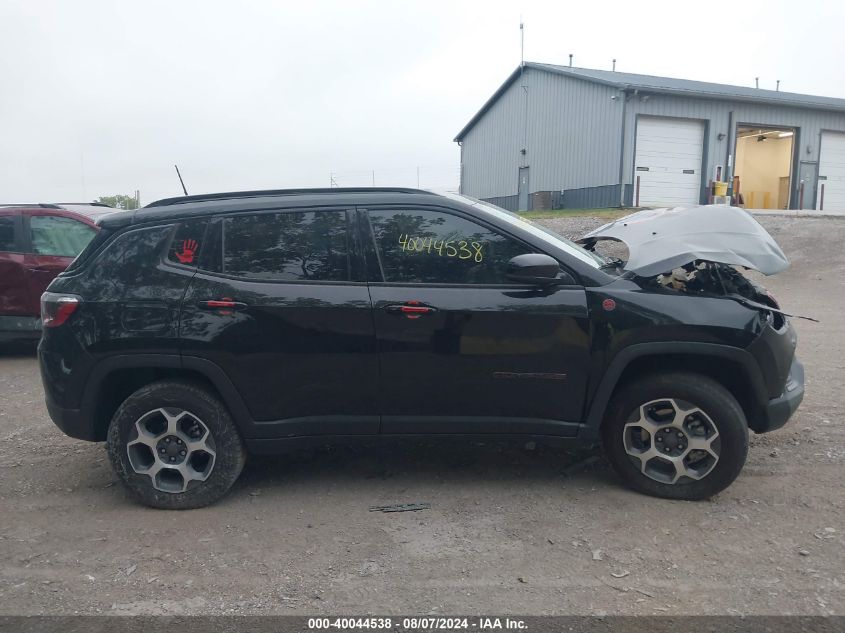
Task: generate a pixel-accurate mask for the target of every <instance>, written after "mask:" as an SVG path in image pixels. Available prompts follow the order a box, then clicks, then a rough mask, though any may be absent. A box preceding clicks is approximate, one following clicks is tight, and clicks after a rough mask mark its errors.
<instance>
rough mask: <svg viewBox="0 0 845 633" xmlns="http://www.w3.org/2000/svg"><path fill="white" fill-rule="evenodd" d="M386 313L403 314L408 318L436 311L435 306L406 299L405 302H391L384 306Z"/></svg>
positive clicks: (417, 317)
mask: <svg viewBox="0 0 845 633" xmlns="http://www.w3.org/2000/svg"><path fill="white" fill-rule="evenodd" d="M384 309H385V311H386V312H387V313H388V314H398V315H404V316H405V317H407V318H409V319H419V318H420V317H421V316H424V315H426V314H431V313H433V312H437V308H432V307H431V306H427V305H424V304H422V303H420V302H419V301H406V302H405V303H392V304H390V305H387V306H385V307H384Z"/></svg>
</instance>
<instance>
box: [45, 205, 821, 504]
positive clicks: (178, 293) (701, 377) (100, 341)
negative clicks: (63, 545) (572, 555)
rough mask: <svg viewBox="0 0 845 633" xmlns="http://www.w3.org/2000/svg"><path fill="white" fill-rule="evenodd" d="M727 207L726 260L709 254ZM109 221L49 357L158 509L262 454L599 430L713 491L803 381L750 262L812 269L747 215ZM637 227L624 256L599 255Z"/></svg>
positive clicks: (683, 483)
mask: <svg viewBox="0 0 845 633" xmlns="http://www.w3.org/2000/svg"><path fill="white" fill-rule="evenodd" d="M643 214H645V215H643ZM649 214H651V215H649ZM703 216H706V222H705V224H706V225H707V226H706V227H702V228H701V229H700V230H699V231H698V232H697V236H698V242H697V243H698V244H700V243H702V240H704V241H706V239H707V236H708V231H710V232H712V239H713V241H714V242H718V243H719V245H720V246H719V248H713V249H707V252H708V253H711V254H713V255H712V257H711V256H709V255H708V259H704V258H702V256H701V253H699V252H692V251H690V252H687V251H685V239H684V231H685V230H686V231H687V232H688V229H689V227H694V226H696V223H697V222H698V224H701V222H700V220H701V218H702V217H703ZM733 223H741V224H742V226H743V228H742V230H738V232H739V233H742V234H743V235H744V238H745V239H746V241H745V242H743V241H742V240H740V239H733V238H732V237H731V236H735V234H737V232H734V231H732V230H731V227H732V226H733ZM100 227H101V230H100V232H99V233H98V234H97V236H96V237H95V238H94V240H93V241H92V242H91V243H90V244H89V246H88V247H87V248H86V249H85V251H83V253H81V254H80V256H79V257H78V258H77V259H76V260H75V261H74V263H73V264H72V265H71V266H70V268H69V269H68V270H67V271H66V272H64V273H62V274H61V275H60V276H59V277H57V278H56V279H55V280H54V281H53V282H52V283H51V284H50V286H49V288H48V291H47V292H46V293H45V294H44V296H43V297H42V319H43V327H44V331H43V336H42V339H41V343H40V347H39V359H40V365H41V373H42V378H43V382H44V387H45V390H46V397H47V406H48V409H49V412H50V416H51V417H52V419H53V420H54V422H55V423H56V424H57V425H58V426H59V428H61V429H62V430H63V431H64V432H65V433H67V434H68V435H70V436H72V437H76V438H80V439H85V440H90V441H106V442H107V443H108V450H109V455H110V458H111V461H112V463H113V465H114V468H115V470H116V471H117V473H118V475H119V476H120V478H121V479H122V481H123V482H124V483H125V484H126V486H127V487H128V489H129V490H130V491H131V493H132V494H133V495H134V496H135V497H136V498H137V499H139V500H140V501H141V502H143V503H145V504H148V505H150V506H155V507H160V508H193V507H198V506H202V505H205V504H208V503H211V502H213V501H214V500H216V499H218V498H219V497H221V496H222V495H223V494H224V493H225V492H226V491H227V490H228V489H229V488H230V487H231V486H232V484H233V483H234V482H235V480H236V479H237V477H238V475H239V474H240V472H241V469H242V468H243V466H244V461H245V459H246V454H247V452H248V451H252V452H257V453H258V452H261V453H266V452H277V451H281V450H284V449H288V448H291V447H302V446H306V445H310V444H315V443H319V444H324V443H329V442H334V441H344V440H349V439H351V438H352V437H353V436H355V437H357V438H359V439H360V438H361V436H370V437H375V436H393V437H395V436H411V435H430V434H437V435H441V436H458V435H472V436H481V435H483V436H487V437H500V438H514V437H521V438H533V439H547V440H548V439H561V438H571V439H578V440H597V439H599V438H600V439H601V440H602V441H603V443H604V447H605V450H606V453H607V456H608V459H609V460H610V461H611V462H612V464H613V466H614V467H615V469H616V470H617V471H618V473H619V474H620V475H621V477H622V478H623V479H624V480H625V482H626V483H627V484H629V485H630V486H631V487H633V488H635V489H637V490H640V491H643V492H646V493H649V494H653V495H659V496H663V497H669V498H675V499H701V498H705V497H708V496H710V495H712V494H714V493H716V492H718V491H720V490H722V489H723V488H725V487H726V486H727V485H728V484H730V482H731V481H733V479H734V478H735V477H736V476H737V475H738V473H739V471H740V470H741V468H742V466H743V463H744V461H745V458H746V453H747V451H748V430H749V429H751V430H753V431H755V432H764V431H769V430H772V429H775V428H778V427H780V426H782V425H783V424H784V423H785V422H786V420H787V419H788V418H789V416H790V415H791V414H792V412H793V411H794V410H795V409H796V407H797V406H798V404H799V403H800V401H801V398H802V396H803V391H804V387H803V369H802V367H801V365H800V363H798V361H797V360H795V359H794V349H795V333H794V331H793V329H792V327H791V325H790V323H789V320H788V319H787V318H786V317H785V315H784V314H783V313H782V312H780V310H779V309H778V306H777V304H776V302H775V301H774V299H772V298H771V296H770V295H768V294H767V293H766V292H765V290H763V289H762V288H760V287H759V286H757V285H756V284H754V283H752V282H751V281H749V280H748V279H746V278H745V277H744V276H743V275H742V274H741V273H740V272H738V268H737V266H745V267H746V268H748V267H756V268H757V269H758V270H761V271H762V272H772V271H776V270H779V269H782V268H783V267H785V266H786V265H787V264H788V262H786V258H785V257H784V256H783V254H782V252H780V249H779V248H778V247H777V245H776V244H775V243H774V241H773V240H772V239H771V237H770V236H769V235H768V234H767V233H766V232H765V231H764V230H763V229H762V227H760V226H759V224H757V223H756V221H755V220H753V219H752V218H751V216H749V215H747V214H746V213H745V212H744V211H742V210H740V209H732V208H730V207H721V208H718V209H717V208H716V207H699V208H692V209H683V208H679V209H669V210H658V211H657V212H641V213H639V214H634V215H633V216H630V218H629V219H623V220H620V221H618V222H615V223H612V224H611V225H607V226H606V227H602V229H599V230H597V231H594V232H593V233H591V234H589V235H587V236H586V237H585V239H584V240H583V243H584V245H585V246H584V247H582V246H579V245H576V244H574V243H572V242H570V241H568V240H566V239H564V238H562V237H560V236H558V235H556V234H554V233H552V232H550V231H547V230H546V229H543V228H541V227H538V226H536V225H534V224H532V223H530V222H528V221H526V220H524V219H522V218H520V217H519V216H516V215H514V214H511V213H508V212H506V211H503V210H502V209H500V208H498V207H494V206H492V205H489V204H487V203H483V202H480V201H478V200H474V199H471V198H466V197H463V196H458V195H436V194H432V193H428V192H424V191H417V190H410V189H329V190H288V191H261V192H246V193H229V194H214V195H208V196H193V197H184V198H176V199H169V200H162V201H159V202H155V203H153V204H151V205H149V206H148V207H145V208H143V209H139V210H137V211H135V212H131V213H125V214H119V215H115V216H113V217H106V218H104V219H102V221H101V222H100ZM643 227H644V228H643ZM679 227H687V229H683V228H679ZM708 227H709V228H708ZM720 227H721V228H720ZM755 227H756V228H755ZM716 229H719V230H720V231H721V233H719V231H718V230H716ZM626 231H627V233H626ZM645 235H648V239H646V238H645V237H642V236H645ZM726 235H727V237H726ZM655 236H656V237H655ZM627 237H630V240H628V241H627V242H626V243H627V245H628V249H629V251H630V256H629V258H628V259H627V260H626V261H622V260H615V259H609V258H605V257H602V256H600V255H598V254H596V253H595V252H594V249H595V246H596V243H597V242H599V241H600V240H602V239H616V240H620V241H623V242H625V241H626V238H627ZM661 238H662V239H661ZM748 240H750V242H749V241H748ZM643 242H644V243H643ZM720 249H721V251H720ZM763 251H765V253H764V254H765V256H766V257H767V258H768V259H765V261H763V258H761V257H762V256H760V253H761V252H763ZM685 253H686V254H685ZM767 267H768V268H769V269H771V270H769V271H767V270H766V268H767Z"/></svg>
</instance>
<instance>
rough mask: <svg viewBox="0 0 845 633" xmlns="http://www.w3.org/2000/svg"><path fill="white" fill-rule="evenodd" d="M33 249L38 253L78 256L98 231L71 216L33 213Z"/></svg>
mask: <svg viewBox="0 0 845 633" xmlns="http://www.w3.org/2000/svg"><path fill="white" fill-rule="evenodd" d="M29 226H30V230H31V233H32V251H33V252H34V253H36V254H38V255H55V256H58V257H76V256H77V255H79V253H80V252H82V249H83V248H85V247H86V246H87V245H88V242H90V241H91V240H92V239H93V237H94V235H95V234H96V231H95V230H94V229H93V228H92V227H90V226H88V225H87V224H84V223H82V222H80V221H79V220H73V219H71V218H62V217H58V216H53V215H33V216H31V217H30V218H29Z"/></svg>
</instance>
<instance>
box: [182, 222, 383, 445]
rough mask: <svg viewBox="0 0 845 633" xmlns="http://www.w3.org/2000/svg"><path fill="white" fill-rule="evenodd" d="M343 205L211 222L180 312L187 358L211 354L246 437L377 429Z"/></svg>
mask: <svg viewBox="0 0 845 633" xmlns="http://www.w3.org/2000/svg"><path fill="white" fill-rule="evenodd" d="M352 216H353V211H351V210H347V209H345V208H321V209H295V210H287V209H286V210H274V211H266V212H261V213H249V214H247V213H237V214H232V215H230V216H227V217H220V218H217V219H215V220H214V221H213V222H212V226H211V227H210V233H209V235H208V236H207V238H206V241H207V243H208V244H210V247H208V248H205V249H203V252H202V256H201V257H202V259H201V261H200V266H199V270H198V271H197V274H196V275H195V277H194V278H193V280H192V282H191V284H190V287H189V289H188V292H187V293H186V295H185V299H184V301H183V306H182V316H181V338H182V352H183V359H184V362H185V363H186V365H190V363H191V362H193V359H200V360H206V361H211V362H212V363H214V364H215V365H217V366H218V367H219V368H220V369H222V370H223V372H224V373H225V374H226V375H227V376H228V378H229V380H231V381H232V383H233V384H234V386H235V388H236V389H237V391H238V392H239V394H240V395H241V397H242V398H243V400H244V402H245V404H246V406H247V408H248V409H249V412H250V414H251V417H252V419H253V420H255V421H256V424H255V425H254V427H252V428H250V429H249V431H248V433H249V434H250V436H251V437H279V436H288V435H319V434H339V435H345V434H359V433H377V432H378V411H377V406H376V401H375V394H376V386H377V382H378V364H377V358H376V353H375V333H374V328H373V320H372V313H371V306H370V297H369V293H368V292H367V284H366V282H365V281H364V279H363V273H362V272H361V269H362V268H363V267H362V265H361V264H360V260H359V254H358V252H359V249H358V247H357V246H356V244H355V242H354V240H353V238H354V236H353V234H352V232H351V231H350V229H349V227H350V222H352Z"/></svg>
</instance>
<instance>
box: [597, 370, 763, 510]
mask: <svg viewBox="0 0 845 633" xmlns="http://www.w3.org/2000/svg"><path fill="white" fill-rule="evenodd" d="M661 399H674V400H678V401H683V402H686V403H690V404H693V405H695V406H696V407H698V408H700V409H701V411H703V412H704V413H705V414H706V415H707V416H708V417H709V418H710V421H712V424H713V425H714V426H715V427H716V430H717V431H718V435H719V437H718V441H719V457H718V461H716V462H715V465H713V466H711V468H710V470H709V472H707V474H705V475H704V476H703V477H702V478H701V479H698V480H693V479H689V478H686V477H684V478H681V479H679V480H678V481H677V482H676V483H665V482H662V481H657V480H655V479H653V478H652V477H650V476H648V475H646V474H644V473H643V472H641V470H640V464H641V461H640V460H639V459H638V458H636V457H632V456H630V455H629V454H628V453H627V452H626V448H625V443H624V442H625V440H624V438H625V435H624V433H625V430H624V428H625V425H626V423H628V422H629V421H632V420H633V419H635V418H636V417H638V414H639V407H640V406H641V405H644V404H646V403H648V402H651V401H654V400H661ZM602 440H603V443H604V450H605V453H606V454H607V457H608V459H609V460H610V463H611V464H612V465H613V468H614V469H615V470H616V472H617V473H618V474H619V475H620V477H622V479H623V481H624V482H625V483H626V484H627V485H628V486H630V487H631V488H633V489H634V490H637V491H639V492H643V493H645V494H648V495H652V496H655V497H663V498H666V499H684V500H689V501H697V500H701V499H707V498H709V497H712V496H713V495H715V494H716V493H718V492H721V491H722V490H724V489H725V488H727V487H728V486H729V485H730V484H731V482H733V480H734V479H736V477H737V475H739V473H740V471H741V470H742V467H743V465H744V464H745V459H746V457H747V455H748V424H747V421H746V419H745V414H744V413H743V411H742V407H740V405H739V403H738V402H737V401H736V399H735V398H734V397H733V395H732V394H731V393H730V392H729V391H728V390H727V389H725V388H724V387H723V386H722V385H720V384H719V383H717V382H716V381H714V380H712V379H711V378H708V377H706V376H702V375H698V374H693V373H682V372H671V373H662V374H652V375H649V376H647V377H644V378H641V379H639V380H637V381H635V382H633V383H630V384H628V385H626V386H625V387H623V388H622V389H621V390H620V391H619V393H617V394H616V395H615V396H614V398H613V400H612V401H611V403H610V406H609V407H608V411H607V414H606V416H605V421H604V424H603V426H602ZM651 441H652V440H650V439H649V440H648V442H651ZM658 446H659V445H658ZM664 450H665V449H664ZM646 461H651V460H646ZM657 461H658V462H659V461H660V460H659V459H658V460H657ZM653 463H655V462H653V461H652V464H653ZM663 463H664V464H665V462H663ZM660 465H661V466H662V464H660ZM675 472H678V471H677V470H676V471H675ZM701 472H706V471H705V470H704V469H702V470H701Z"/></svg>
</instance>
